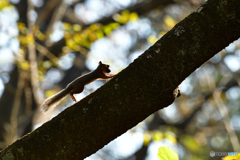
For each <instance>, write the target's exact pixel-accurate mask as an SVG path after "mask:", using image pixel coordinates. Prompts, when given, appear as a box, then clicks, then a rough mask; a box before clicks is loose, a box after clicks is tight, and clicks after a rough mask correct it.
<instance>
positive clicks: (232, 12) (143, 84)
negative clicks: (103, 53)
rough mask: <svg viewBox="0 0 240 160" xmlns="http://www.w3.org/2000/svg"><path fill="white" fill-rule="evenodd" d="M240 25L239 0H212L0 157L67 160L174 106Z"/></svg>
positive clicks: (81, 156)
mask: <svg viewBox="0 0 240 160" xmlns="http://www.w3.org/2000/svg"><path fill="white" fill-rule="evenodd" d="M239 26H240V1H239V0H209V1H208V2H207V4H205V5H203V6H202V7H200V8H199V9H198V10H197V11H195V12H193V13H192V14H190V15H189V16H188V17H187V18H185V19H184V20H183V21H181V22H180V23H178V24H177V25H176V26H175V27H174V28H173V29H172V30H171V31H169V32H168V33H167V34H165V35H164V36H163V37H162V38H161V39H160V40H159V41H157V42H156V43H155V44H154V45H153V46H152V47H150V48H149V49H148V50H147V51H145V52H144V53H143V54H142V55H141V56H140V57H138V58H137V59H136V60H135V61H134V62H133V63H132V64H130V65H129V66H128V67H127V68H126V69H124V70H123V71H122V72H120V73H119V74H118V75H117V76H116V77H115V78H113V79H112V80H110V81H109V82H108V83H106V84H105V85H104V86H103V87H101V88H100V89H98V90H97V91H96V92H94V93H92V94H90V95H89V96H87V97H85V98H84V99H83V100H81V101H80V102H77V103H76V104H74V105H73V106H71V107H68V108H67V109H66V110H64V111H63V112H62V113H60V114H59V115H58V116H56V117H55V118H53V119H52V120H51V121H49V122H47V123H45V124H44V125H43V126H41V127H39V128H38V129H36V130H34V131H33V132H31V133H29V134H28V135H26V136H24V137H23V138H22V139H20V140H18V141H16V142H15V143H13V144H12V145H10V146H8V147H7V148H5V149H4V150H2V151H1V152H0V158H3V159H4V158H7V157H14V158H15V159H29V160H30V159H46V160H47V159H66V160H67V159H84V158H85V157H87V156H89V155H91V154H93V153H95V152H96V151H97V150H99V149H100V148H102V147H103V146H104V145H106V144H107V143H108V142H110V141H111V140H113V139H114V138H116V137H118V136H119V135H121V134H123V133H124V132H126V131H127V130H128V129H131V128H132V127H134V126H135V125H136V124H138V123H139V122H141V121H142V120H144V119H145V118H146V117H147V116H149V115H150V114H152V113H154V112H156V111H157V110H159V109H162V108H164V107H167V106H168V105H170V104H171V103H172V102H173V101H174V99H175V97H176V94H173V91H174V90H175V88H177V86H178V85H179V84H180V83H181V82H182V81H183V80H184V79H185V78H186V77H187V76H189V75H190V74H191V73H192V72H193V71H195V70H196V69H197V68H198V67H200V66H201V65H202V64H203V63H205V62H206V61H207V60H209V59H210V58H211V57H212V56H214V55H215V54H216V53H218V52H219V51H220V50H222V49H223V48H225V47H226V46H227V45H229V43H231V42H233V41H234V40H236V39H238V38H239V37H240V30H239ZM175 91H176V90H175ZM174 93H177V92H174ZM23 157H24V158H23Z"/></svg>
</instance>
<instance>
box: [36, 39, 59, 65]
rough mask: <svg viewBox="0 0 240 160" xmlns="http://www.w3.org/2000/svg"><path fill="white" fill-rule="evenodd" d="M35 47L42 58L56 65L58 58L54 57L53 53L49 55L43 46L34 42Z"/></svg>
mask: <svg viewBox="0 0 240 160" xmlns="http://www.w3.org/2000/svg"><path fill="white" fill-rule="evenodd" d="M35 46H36V49H37V50H38V51H39V52H40V53H41V54H43V55H44V56H46V57H47V58H49V59H50V60H51V61H52V62H53V63H57V61H58V60H59V58H58V57H56V56H55V55H54V54H53V53H51V52H50V51H49V50H48V49H46V48H45V47H44V46H42V45H41V44H39V43H37V42H35Z"/></svg>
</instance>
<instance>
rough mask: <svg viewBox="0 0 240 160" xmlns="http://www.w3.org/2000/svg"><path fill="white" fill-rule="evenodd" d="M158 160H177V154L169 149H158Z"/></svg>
mask: <svg viewBox="0 0 240 160" xmlns="http://www.w3.org/2000/svg"><path fill="white" fill-rule="evenodd" d="M157 156H158V159H159V160H179V157H178V155H177V153H176V152H175V151H174V150H172V149H171V148H169V147H166V146H164V147H160V148H159V149H158V154H157Z"/></svg>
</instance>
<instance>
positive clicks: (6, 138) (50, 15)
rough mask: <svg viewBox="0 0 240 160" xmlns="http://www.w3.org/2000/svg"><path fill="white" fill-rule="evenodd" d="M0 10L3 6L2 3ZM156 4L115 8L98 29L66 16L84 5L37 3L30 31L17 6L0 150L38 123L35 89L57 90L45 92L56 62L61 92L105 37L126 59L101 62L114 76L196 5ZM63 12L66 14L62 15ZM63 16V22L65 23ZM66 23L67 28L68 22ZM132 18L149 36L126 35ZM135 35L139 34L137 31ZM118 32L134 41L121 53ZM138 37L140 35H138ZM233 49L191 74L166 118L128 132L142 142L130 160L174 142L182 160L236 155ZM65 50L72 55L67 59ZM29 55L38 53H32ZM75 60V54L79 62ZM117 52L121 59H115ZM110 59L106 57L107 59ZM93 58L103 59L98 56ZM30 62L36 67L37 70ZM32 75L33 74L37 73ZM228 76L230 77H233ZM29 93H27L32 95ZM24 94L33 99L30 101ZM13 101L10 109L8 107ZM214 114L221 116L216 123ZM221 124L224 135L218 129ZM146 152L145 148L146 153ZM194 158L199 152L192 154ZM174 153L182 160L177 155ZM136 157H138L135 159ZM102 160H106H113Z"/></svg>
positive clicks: (24, 3) (236, 96)
mask: <svg viewBox="0 0 240 160" xmlns="http://www.w3.org/2000/svg"><path fill="white" fill-rule="evenodd" d="M1 2H2V3H3V2H4V1H1ZM5 2H6V1H5ZM54 2H55V3H54ZM160 2H162V3H161V4H163V5H167V6H165V7H162V8H160V9H159V5H161V4H160ZM160 2H157V1H149V2H148V1H146V2H143V3H140V2H139V3H136V4H135V5H133V4H132V6H130V7H129V6H128V5H125V6H124V5H123V6H121V7H119V12H118V14H116V13H114V12H115V10H116V9H115V10H114V9H113V10H112V15H113V16H109V17H113V19H112V18H103V19H100V20H99V22H101V23H102V24H101V25H99V24H98V25H96V24H95V25H90V24H89V22H88V24H84V21H86V19H83V17H86V16H81V17H82V20H77V19H74V16H73V11H72V12H71V9H72V8H74V7H75V8H77V6H78V7H79V8H78V9H79V10H80V11H81V7H83V8H87V7H88V6H90V5H89V3H90V1H85V2H83V1H81V2H80V4H81V3H82V4H85V6H84V5H80V6H79V2H74V3H71V4H66V3H65V1H62V2H61V3H59V1H48V2H47V3H42V4H43V5H42V6H41V7H39V8H35V11H37V13H38V17H37V19H36V21H35V22H34V23H35V24H36V25H37V26H38V27H33V24H31V23H33V22H31V18H32V19H34V14H35V13H34V12H32V11H33V9H34V8H33V6H34V5H33V4H32V3H31V2H30V1H20V2H19V3H18V4H17V5H16V7H17V8H18V12H19V21H20V22H21V23H18V29H19V36H18V39H19V42H20V44H21V45H20V46H21V48H20V50H19V52H16V60H17V61H16V66H17V67H15V69H13V71H11V72H10V73H11V74H10V76H9V77H10V78H9V79H10V80H9V82H8V84H7V85H6V86H5V90H4V92H3V94H2V97H1V100H0V101H1V102H0V103H1V105H0V114H1V116H0V118H1V123H2V124H1V127H3V126H4V128H2V129H1V133H2V134H1V136H2V141H3V142H4V143H1V144H2V145H3V146H5V145H6V144H8V143H10V142H11V141H13V140H14V139H15V138H17V137H21V135H22V134H25V133H27V132H29V131H30V130H31V126H32V125H34V124H33V122H34V121H33V118H34V117H35V116H36V117H38V118H37V119H40V118H39V116H37V115H36V114H35V111H36V108H37V105H38V104H39V103H40V100H39V97H40V95H39V92H40V90H41V88H39V85H38V84H39V82H38V81H39V80H40V81H41V82H42V84H48V86H46V87H48V88H53V89H54V88H56V90H58V89H57V87H52V84H50V85H49V78H51V77H53V76H52V74H54V75H55V76H56V75H58V74H60V73H62V72H59V71H58V70H57V69H55V68H58V67H57V62H59V61H60V62H59V65H60V69H63V70H68V71H67V72H66V74H65V76H66V78H63V79H62V81H61V82H60V83H59V84H60V85H62V86H65V85H66V84H67V83H68V82H69V81H71V80H72V79H73V78H74V76H75V77H76V76H78V75H79V74H80V73H82V72H83V71H84V70H86V69H87V68H86V67H84V65H82V64H84V61H85V56H86V55H88V63H89V64H91V63H93V62H92V61H94V60H90V58H91V57H94V56H99V54H98V55H96V54H94V49H95V50H96V48H97V47H96V43H94V44H92V48H91V52H90V53H88V48H89V47H90V44H91V43H92V42H94V41H95V40H97V39H98V38H101V37H103V36H105V35H107V36H108V37H110V39H112V40H113V41H114V42H115V48H117V49H118V50H120V51H119V52H120V54H119V55H118V54H116V51H117V50H116V49H115V50H113V51H112V50H111V51H110V52H114V57H117V58H118V60H119V59H121V58H123V59H126V57H127V58H129V59H128V60H127V61H126V60H125V61H123V62H121V61H116V60H115V59H114V58H113V57H112V56H109V58H108V61H109V62H112V64H111V65H114V64H115V65H116V66H117V67H116V68H115V71H117V70H119V69H121V68H123V67H124V65H125V66H126V65H127V64H128V63H129V62H130V61H132V59H133V57H136V52H141V50H145V48H148V46H149V44H148V45H146V44H145V43H144V42H146V40H148V42H149V43H152V42H154V41H155V39H157V37H160V36H161V33H163V32H164V31H167V30H168V29H170V28H171V27H173V26H174V24H175V23H176V21H177V20H179V19H181V16H184V14H179V13H181V12H182V13H184V9H186V11H187V12H188V13H189V10H191V9H190V8H191V7H193V6H192V5H193V4H199V3H198V2H191V3H188V2H187V1H183V2H178V3H177V4H174V3H173V2H171V1H168V2H164V1H160ZM3 4H4V5H5V7H2V8H3V12H4V11H6V10H8V9H9V7H8V4H7V3H3ZM106 4H109V3H106ZM35 5H39V4H35ZM23 6H24V7H25V9H24V8H23ZM26 6H28V8H27V9H28V10H26ZM56 6H58V7H56ZM141 7H142V8H141ZM10 8H11V7H10ZM111 8H114V7H111ZM115 8H117V7H115ZM123 8H124V9H128V11H126V10H123ZM155 8H157V9H155ZM164 8H165V9H164ZM187 8H188V10H187ZM176 10H177V11H176ZM85 11H86V12H83V13H87V10H85ZM178 11H179V12H178ZM200 11H201V10H199V12H200ZM64 12H65V14H63V13H64ZM134 12H136V13H137V14H136V13H134ZM27 13H30V14H28V15H33V17H31V16H30V17H28V18H27V17H26V14H27ZM41 13H42V14H41ZM101 14H104V13H101ZM105 14H106V13H105ZM66 15H68V18H67V16H66ZM86 15H88V14H86ZM139 15H141V17H140V18H138V16H139ZM70 18H71V20H69V19H70ZM136 18H138V19H137V22H138V23H140V24H141V25H140V26H143V25H147V27H149V26H148V24H149V22H151V28H152V29H154V30H146V28H144V27H143V28H138V29H135V30H134V29H131V27H130V26H131V25H130V24H132V23H133V24H134V25H136V24H135V23H137V22H132V21H129V20H132V19H136ZM61 19H62V20H63V21H64V22H68V23H65V24H64V31H65V32H64V39H61V38H59V37H58V39H57V40H56V39H54V38H53V37H54V36H53V35H54V33H55V35H60V34H61V32H60V31H58V30H57V28H56V29H55V30H54V32H53V33H52V32H51V31H52V30H53V27H54V24H55V26H57V25H56V24H59V23H55V22H58V21H60V20H61ZM113 20H115V21H116V22H117V23H116V22H113ZM149 20H151V21H149ZM161 20H164V21H163V22H162V23H161V22H159V21H161ZM212 21H213V20H212ZM77 22H78V23H79V24H81V26H79V25H76V24H74V25H71V24H70V23H77ZM111 22H112V23H111ZM141 22H143V23H141ZM159 25H160V27H159ZM60 26H61V25H60ZM117 27H118V29H117V30H116V31H114V32H112V31H113V29H116V28H117ZM38 28H39V29H38ZM128 29H129V30H130V31H129V33H128V34H124V33H125V32H127V31H128ZM140 29H142V30H143V29H145V30H143V31H141V30H140ZM149 29H150V28H149ZM137 30H140V31H141V32H137ZM57 31H58V32H57ZM120 31H124V32H120ZM211 31H212V30H211ZM230 31H231V30H229V32H230ZM119 32H120V33H121V35H131V36H132V37H131V38H132V40H133V41H132V43H131V45H128V46H127V47H126V44H125V48H123V49H120V47H119V46H120V44H119V43H117V42H122V41H121V40H119V37H118V36H119V34H120V33H119ZM140 33H144V34H142V35H141V34H140ZM159 33H160V35H159ZM33 34H34V36H33ZM229 34H230V33H229ZM49 35H50V37H51V36H52V38H51V39H49V38H48V37H49ZM115 37H117V38H115ZM55 38H56V37H55ZM226 38H227V37H226ZM34 39H35V40H34ZM125 40H126V39H125ZM99 41H100V42H101V41H103V42H105V43H104V44H105V45H106V44H107V42H108V41H106V39H105V38H102V39H101V40H99ZM100 42H99V43H100ZM137 42H138V43H137ZM134 44H135V45H134ZM238 45H239V43H238V42H235V43H234V44H232V45H231V46H230V47H228V48H227V49H226V51H222V52H221V54H218V55H217V56H215V57H214V58H213V59H211V61H210V62H209V63H208V64H206V65H204V66H203V67H202V68H201V69H198V70H197V71H196V72H195V73H194V74H193V76H191V77H190V78H188V79H187V80H186V81H185V82H184V83H183V85H182V86H180V89H181V91H182V93H183V94H182V96H181V98H179V99H178V101H177V103H174V104H173V105H171V106H170V107H169V109H171V110H170V111H168V110H166V111H160V112H159V113H155V114H154V115H153V116H152V117H154V118H152V117H149V118H148V119H147V120H146V121H144V122H142V123H141V124H140V125H139V126H137V127H135V128H134V129H133V131H135V133H133V135H136V134H138V135H141V136H142V139H143V140H144V144H145V145H143V147H142V148H141V149H140V150H138V151H137V152H136V154H135V156H136V157H137V159H140V157H141V158H144V157H145V155H146V152H147V148H152V146H154V145H155V144H158V146H159V145H162V144H163V143H164V142H165V143H164V144H166V142H167V143H168V145H172V146H174V144H176V142H177V144H181V147H180V148H181V149H182V150H186V151H187V152H186V154H184V155H181V156H182V157H184V158H185V159H186V158H187V157H188V156H189V155H192V156H193V157H196V158H203V159H205V158H206V156H209V152H210V150H214V151H217V150H219V151H232V150H235V151H237V149H238V147H239V143H238V141H236V139H237V136H236V133H235V130H237V127H239V126H238V125H237V123H234V122H236V121H237V120H238V119H239V117H238V116H237V115H238V114H237V113H238V111H239V107H238V103H237V100H238V99H239V87H238V83H237V82H238V80H237V71H238V70H239V67H238V66H239V60H238V57H237V56H238V54H237V53H238V47H237V46H238ZM64 46H67V47H64ZM62 49H63V50H62ZM70 50H71V51H72V53H69V51H70ZM128 50H129V51H128ZM35 51H37V52H36V53H35ZM73 51H75V52H73ZM97 51H98V52H100V51H101V50H99V48H97ZM79 52H80V53H81V54H79ZM110 52H109V53H110ZM123 52H124V54H123V55H124V56H120V55H121V53H123ZM227 52H231V54H226V53H227ZM5 53H6V52H5ZM62 53H65V56H64V58H65V59H64V60H62V61H61V58H60V59H59V57H60V56H61V55H63V54H62ZM109 53H108V52H107V53H106V54H109ZM5 55H6V54H5ZM82 55H83V56H82ZM71 56H72V57H73V56H75V58H74V60H75V61H74V64H75V65H73V66H72V67H71V65H69V66H70V67H69V68H67V64H66V63H67V60H66V59H68V60H69V59H70V61H71ZM69 57H70V58H69ZM99 57H101V58H103V57H104V56H99ZM72 59H73V58H72ZM96 61H98V59H96V60H95V63H96ZM36 62H37V63H38V65H36V64H37V63H36ZM64 62H65V64H64V65H61V63H64ZM123 64H124V65H123ZM233 64H234V65H233ZM12 65H14V64H12ZM64 67H65V68H64ZM79 67H80V69H79ZM113 67H114V66H113ZM12 68H13V67H12ZM81 68H84V69H81ZM2 70H3V72H4V73H2V74H1V75H2V77H3V78H2V79H3V80H5V81H6V82H7V81H8V74H7V73H5V72H6V71H8V70H4V69H2ZM9 70H10V69H9ZM37 70H38V72H36V71H37ZM28 71H31V73H35V74H36V73H38V74H39V75H40V76H38V75H34V74H29V73H30V72H28ZM230 71H233V73H231V72H230ZM44 73H47V75H48V74H49V75H50V76H49V77H47V78H46V79H47V80H48V81H47V83H46V82H45V81H46V79H43V80H41V75H43V74H44ZM76 73H79V74H76ZM207 73H211V74H207ZM60 75H61V74H60ZM194 75H196V76H194ZM206 75H207V76H206ZM36 76H38V77H39V78H40V79H36ZM18 77H19V78H18ZM206 77H207V79H206ZM4 78H5V79H4ZM204 78H205V79H204ZM44 80H45V81H44ZM52 80H53V81H55V82H56V81H57V80H56V79H52ZM190 84H191V85H190ZM31 86H34V87H33V88H32V87H31ZM14 88H16V89H14ZM216 88H217V89H218V88H220V89H221V91H223V92H221V93H222V94H219V93H220V92H219V91H217V90H216ZM31 91H33V92H32V93H31ZM49 92H50V94H51V91H47V92H46V94H48V93H49ZM199 93H200V94H199ZM13 95H14V101H13V100H12V99H13V98H12V97H13ZM225 95H226V96H225ZM10 98H11V100H10ZM233 102H234V103H233ZM227 105H230V108H232V109H233V111H227V110H226V106H227ZM235 105H236V106H235ZM6 106H9V107H6ZM34 106H35V107H34ZM195 106H196V107H195ZM203 106H207V107H203ZM233 106H234V107H233ZM217 107H219V108H220V107H221V109H220V111H225V112H218V108H217ZM195 113H198V114H197V116H196V118H195V116H194V115H195ZM226 113H228V114H229V115H228V114H226ZM219 114H220V115H221V116H219ZM159 115H161V116H159ZM173 115H174V116H173ZM219 117H222V118H219ZM222 119H223V121H222ZM230 121H231V122H232V124H233V125H234V130H232V129H231V123H230ZM223 122H224V125H225V127H226V129H225V128H223V127H222V126H223V125H222V123H223ZM34 123H36V122H34ZM145 126H147V127H145ZM196 130H197V132H196ZM216 131H217V132H216ZM226 131H227V132H226ZM180 133H181V134H180ZM227 137H228V138H227ZM138 140H139V139H138ZM116 143H117V142H116ZM147 144H149V145H148V146H146V145H147ZM193 144H194V145H193ZM193 146H196V147H193ZM212 147H213V149H212ZM225 147H226V148H225ZM106 150H107V151H108V149H105V152H106ZM153 150H154V149H153ZM156 151H157V150H156ZM199 151H201V152H200V153H199ZM179 153H181V152H180V151H179ZM116 155H117V154H116ZM139 155H141V156H140V157H138V156H139ZM150 155H151V154H150ZM98 156H104V158H103V159H106V157H105V156H106V155H105V154H104V152H100V153H98ZM129 156H130V155H129ZM130 157H131V156H130ZM109 159H112V157H110V158H109ZM115 159H119V158H115Z"/></svg>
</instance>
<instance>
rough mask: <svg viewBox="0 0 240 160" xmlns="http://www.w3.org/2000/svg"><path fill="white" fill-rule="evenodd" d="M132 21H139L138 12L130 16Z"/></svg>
mask: <svg viewBox="0 0 240 160" xmlns="http://www.w3.org/2000/svg"><path fill="white" fill-rule="evenodd" d="M129 20H130V21H136V20H138V14H137V13H136V12H132V13H131V14H130V16H129Z"/></svg>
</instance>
